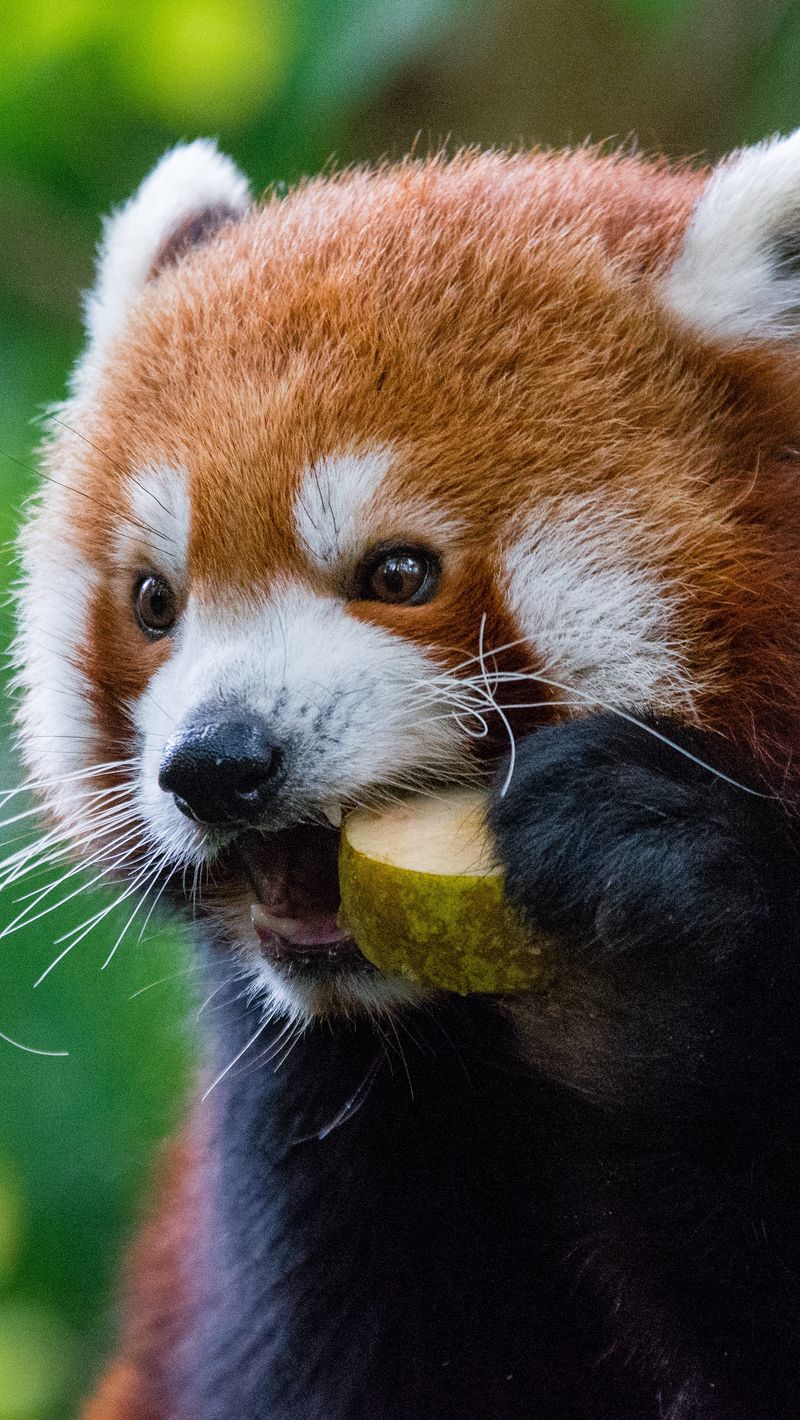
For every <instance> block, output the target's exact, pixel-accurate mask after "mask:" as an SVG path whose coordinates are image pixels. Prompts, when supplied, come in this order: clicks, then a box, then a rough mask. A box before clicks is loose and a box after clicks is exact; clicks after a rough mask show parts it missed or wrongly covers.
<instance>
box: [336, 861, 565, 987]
mask: <svg viewBox="0 0 800 1420" xmlns="http://www.w3.org/2000/svg"><path fill="white" fill-rule="evenodd" d="M339 884H340V890H341V895H342V911H341V914H340V920H341V921H342V922H343V923H344V924H345V925H346V926H347V930H348V931H350V932H351V933H352V935H353V937H354V939H355V941H356V943H357V944H358V946H359V947H360V949H361V951H362V952H363V953H364V956H365V957H367V959H368V960H369V961H371V962H372V963H373V965H374V966H377V967H379V968H380V970H381V971H385V972H387V973H390V974H392V975H394V976H403V977H406V978H407V979H409V980H411V981H415V982H418V983H419V984H420V985H422V986H428V987H434V988H435V989H437V990H441V991H452V992H455V993H457V994H458V995H461V996H466V995H469V994H471V993H472V992H486V993H490V994H501V993H502V994H504V993H506V992H513V991H527V990H529V989H530V988H531V987H532V986H538V985H541V984H542V983H543V981H544V979H545V976H546V974H547V966H546V953H545V954H543V950H542V946H541V945H540V944H538V943H537V942H535V941H532V940H531V936H530V933H529V932H528V931H527V930H526V928H525V926H524V925H523V923H522V921H521V920H520V918H519V917H518V916H517V914H516V913H515V912H514V910H513V909H512V908H511V907H510V906H509V905H508V903H507V902H506V901H505V898H504V895H503V879H502V877H501V875H500V874H499V873H492V874H486V875H482V876H473V875H471V874H464V875H458V874H456V875H447V876H444V875H442V874H439V873H425V872H417V871H412V870H409V869H407V868H398V867H395V866H394V865H392V864H389V863H385V862H381V861H379V860H377V859H375V858H370V857H367V856H366V855H365V854H363V853H360V852H358V851H356V850H355V849H354V848H353V847H352V845H351V844H350V843H349V842H348V841H347V837H346V835H345V834H342V846H341V852H340V859H339Z"/></svg>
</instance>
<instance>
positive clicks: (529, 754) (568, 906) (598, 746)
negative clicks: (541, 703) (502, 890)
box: [491, 713, 796, 962]
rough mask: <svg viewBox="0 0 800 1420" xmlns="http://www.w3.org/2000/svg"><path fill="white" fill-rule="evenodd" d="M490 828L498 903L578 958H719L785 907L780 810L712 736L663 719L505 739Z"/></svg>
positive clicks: (786, 868)
mask: <svg viewBox="0 0 800 1420" xmlns="http://www.w3.org/2000/svg"><path fill="white" fill-rule="evenodd" d="M698 760H700V761H702V763H698V762H697V761H698ZM704 765H709V766H712V767H713V768H719V769H720V770H721V771H722V773H723V774H725V775H727V776H728V777H727V778H723V777H721V776H720V775H719V774H715V773H714V772H713V769H712V768H706V767H704ZM731 780H736V781H737V783H738V784H741V785H743V786H744V787H737V784H734V783H732V782H730V781H731ZM499 782H502V781H499ZM748 790H755V792H748ZM491 821H492V826H493V828H494V832H495V834H496V838H497V844H498V849H499V855H500V859H501V862H502V864H503V867H504V869H505V872H506V877H507V884H508V892H509V896H510V898H511V900H512V901H513V902H515V903H516V904H517V906H519V907H520V908H521V909H522V911H523V912H524V913H525V915H526V916H527V917H528V919H529V920H530V921H531V922H532V923H533V924H534V925H535V926H536V927H537V928H539V929H542V930H544V931H545V932H548V933H555V934H557V935H559V936H560V937H562V938H563V939H564V940H565V941H567V942H569V943H570V944H571V945H572V946H574V947H576V948H580V949H582V950H585V951H588V952H597V953H608V952H614V953H618V952H622V951H631V950H637V951H644V952H654V951H658V952H663V951H665V950H668V951H669V952H670V953H673V954H674V953H675V952H682V951H686V950H687V949H694V948H695V946H696V945H697V944H702V950H703V952H704V954H705V956H706V959H708V960H711V961H716V962H721V961H724V960H725V959H726V957H727V956H728V954H729V953H730V952H731V951H733V950H738V951H741V950H743V949H744V950H746V949H747V948H748V947H753V946H755V945H756V943H757V941H758V940H760V939H762V938H763V937H764V934H765V932H767V931H768V930H769V928H770V925H771V924H772V923H773V922H774V920H775V918H776V915H777V916H779V917H780V918H781V919H783V917H784V916H785V913H786V910H787V906H788V904H789V901H790V899H791V900H792V901H793V899H794V895H795V894H794V887H793V880H794V878H795V876H796V868H795V859H794V853H793V849H792V846H791V844H790V838H791V834H790V826H789V819H788V816H787V813H786V811H785V809H784V807H783V806H782V805H781V804H780V803H779V802H778V800H777V799H776V798H775V796H774V795H772V794H771V793H770V792H769V790H767V789H766V787H765V786H764V785H763V784H761V785H759V783H758V779H757V777H756V775H755V773H754V770H753V769H752V768H750V767H748V768H747V769H743V768H742V766H741V765H740V764H736V763H735V762H733V760H732V759H731V758H730V756H726V754H725V746H724V742H723V741H721V740H720V739H719V737H718V736H711V735H704V734H700V733H698V732H695V731H688V730H686V729H685V728H682V727H679V726H677V725H675V724H673V723H672V722H669V721H665V720H659V719H655V718H651V719H648V720H644V721H642V722H640V723H633V722H632V721H631V720H629V719H627V718H624V717H622V716H618V715H614V714H612V713H608V714H602V715H595V716H587V717H585V718H582V719H578V720H574V721H571V722H569V723H567V724H561V725H553V726H547V727H545V728H543V729H542V730H540V731H538V732H537V733H536V734H533V735H531V736H529V737H528V738H527V739H526V740H524V741H522V742H521V743H520V744H519V746H518V750H517V762H516V767H515V770H514V774H513V777H512V780H511V783H510V786H509V788H508V791H507V793H506V794H505V796H504V797H500V792H499V789H497V790H496V792H495V797H494V801H493V806H492V811H491Z"/></svg>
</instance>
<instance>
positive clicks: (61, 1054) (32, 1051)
mask: <svg viewBox="0 0 800 1420" xmlns="http://www.w3.org/2000/svg"><path fill="white" fill-rule="evenodd" d="M0 1040H2V1041H3V1042H4V1043H5V1044H6V1045H13V1047H14V1049H15V1050H21V1051H22V1052H23V1053H24V1054H25V1055H43V1056H45V1057H46V1058H47V1059H50V1060H57V1059H62V1060H64V1059H66V1058H67V1056H68V1055H69V1051H68V1050H40V1049H38V1048H37V1047H36V1046H34V1045H23V1044H22V1042H21V1041H19V1040H14V1039H13V1038H12V1037H11V1036H10V1035H6V1034H5V1032H4V1031H1V1030H0Z"/></svg>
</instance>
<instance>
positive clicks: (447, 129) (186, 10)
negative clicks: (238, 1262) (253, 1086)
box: [0, 0, 800, 1420]
mask: <svg viewBox="0 0 800 1420" xmlns="http://www.w3.org/2000/svg"><path fill="white" fill-rule="evenodd" d="M799 70H800V3H797V0H792V3H782V2H781V0H757V3H754V0H140V3H138V4H127V5H122V4H116V3H114V0H3V5H2V11H1V12H0V451H2V454H0V476H1V477H2V480H3V483H2V489H3V493H2V497H1V498H0V541H2V543H3V544H4V545H5V547H6V552H5V556H4V561H3V572H2V576H3V579H4V582H5V584H6V585H8V584H9V583H10V582H11V580H12V579H13V576H14V569H13V556H12V551H11V548H10V547H9V546H8V544H9V542H10V540H11V539H12V538H13V535H14V529H15V527H16V526H17V524H18V521H19V517H20V508H21V505H22V502H23V500H24V497H25V495H26V494H27V492H28V491H29V490H30V488H31V487H32V485H33V468H32V460H33V454H32V449H33V446H34V444H35V439H36V430H35V426H34V425H33V424H32V420H33V418H34V417H35V415H36V413H37V411H40V410H41V408H42V407H43V405H45V404H46V403H48V402H49V401H52V400H54V399H57V398H59V397H60V395H61V394H62V393H63V390H64V381H65V376H66V372H67V370H68V368H69V366H70V364H71V362H72V361H73V359H74V358H75V355H76V353H77V351H78V349H79V346H80V330H79V319H78V318H79V293H80V291H81V290H82V289H83V288H84V287H85V286H86V285H87V284H88V282H89V280H90V276H91V263H92V252H93V247H94V244H95V242H96V240H97V236H98V230H99V225H98V215H99V214H100V213H102V212H106V211H108V210H109V209H110V208H111V207H112V206H113V205H114V204H115V203H118V202H119V201H121V200H122V199H123V198H125V197H126V196H127V194H128V193H129V192H130V191H131V190H132V188H133V187H134V186H135V185H136V184H137V183H138V181H139V180H140V178H141V177H142V176H143V175H144V174H145V173H146V171H147V170H148V168H149V167H150V166H151V165H152V163H153V162H154V161H155V160H156V158H157V157H158V156H159V154H160V153H161V152H163V150H164V149H165V148H167V147H168V146H170V145H171V144H173V143H174V142H176V141H177V140H178V139H181V138H189V137H193V136H196V135H198V134H213V135H216V136H217V137H218V138H219V139H220V141H221V143H222V145H223V147H225V148H227V149H228V150H229V151H230V152H231V153H232V154H233V155H234V156H235V158H236V159H237V160H238V162H239V163H240V164H241V165H242V166H243V167H244V168H245V169H246V170H247V171H248V173H249V174H250V176H251V177H252V179H253V183H254V186H255V188H256V189H258V188H260V187H264V186H266V185H267V184H268V183H271V182H274V181H279V180H280V181H287V182H291V181H293V180H295V179H296V178H297V177H298V176H300V175H301V174H303V173H308V172H312V171H314V170H316V169H318V168H320V167H321V166H323V165H324V164H326V163H329V162H335V163H347V162H352V161H354V160H359V159H370V158H372V159H374V158H378V157H380V156H383V155H390V156H392V155H395V156H396V155H399V154H401V153H402V152H404V151H405V150H406V149H407V148H408V147H409V146H410V145H412V144H416V146H417V149H418V150H422V151H424V150H426V149H427V148H428V147H429V146H431V145H432V144H438V143H439V142H440V141H441V140H446V141H447V142H448V143H449V144H451V145H456V144H458V143H482V144H486V143H494V144H512V145H519V144H529V143H540V142H541V143H555V144H563V143H569V142H575V141H579V140H582V139H583V138H585V137H587V136H590V137H592V138H593V139H605V138H616V139H618V140H621V141H627V140H629V139H630V138H631V136H632V135H633V134H636V135H637V136H638V140H639V142H640V145H641V146H642V147H643V148H645V149H656V148H658V149H663V150H665V151H667V152H669V153H673V154H700V153H705V154H709V155H711V156H715V155H717V154H718V153H721V152H723V151H724V150H726V149H727V148H729V147H732V146H735V145H736V144H738V143H741V142H745V141H750V140H753V139H756V138H758V137H760V136H762V135H764V134H766V133H770V132H772V131H774V130H777V129H783V130H786V129H789V128H791V127H793V126H794V125H795V124H797V123H800V83H799V82H798V79H799V78H800V73H799V72H798V71H799ZM3 615H4V617H5V621H4V624H3V634H4V636H5V637H6V638H7V636H8V634H9V628H10V612H8V610H6V611H5V612H4V613H3ZM5 718H6V719H7V718H8V716H7V715H6V717H5ZM0 757H2V760H3V763H2V772H1V773H0V782H2V783H3V784H6V785H11V784H13V783H14V782H15V775H16V770H15V768H14V765H13V761H12V751H11V749H10V747H9V744H8V735H7V734H5V737H4V738H2V737H0ZM16 803H17V801H16V800H15V801H13V804H16ZM8 811H9V812H10V811H11V806H9V810H8ZM20 827H24V824H23V825H21V826H20V825H15V826H10V827H9V828H8V829H7V830H6V833H7V836H8V837H14V836H15V835H16V834H17V832H18V831H19V829H20ZM38 881H39V880H37V882H38ZM26 886H27V885H26V884H21V885H20V886H19V888H18V889H17V891H24V889H25V887H26ZM14 896H15V892H14V890H11V891H9V892H7V893H6V899H7V900H5V899H0V927H2V926H3V925H4V924H8V923H10V922H11V920H12V918H13V915H14V912H15V911H17V910H18V908H15V906H14V903H13V901H12V899H13V898H14ZM43 905H44V904H43ZM96 905H97V904H96V903H94V906H96ZM92 910H93V903H92V902H89V903H88V904H87V902H86V900H85V899H81V900H75V901H73V902H71V903H69V904H67V906H65V907H64V908H63V909H62V910H60V911H58V912H54V913H53V914H52V915H50V916H47V917H44V918H42V919H41V920H40V921H38V922H37V923H36V924H35V925H34V926H32V927H31V928H29V929H27V930H26V931H24V932H20V933H17V934H13V935H10V936H8V937H7V938H6V939H5V940H2V941H1V942H0V953H1V954H2V955H1V956H0V961H2V968H1V969H0V979H1V980H2V993H0V1032H5V1033H6V1034H7V1035H9V1036H11V1037H12V1038H13V1039H14V1040H16V1041H19V1042H21V1043H23V1044H26V1045H29V1046H38V1047H41V1048H45V1049H49V1050H67V1051H69V1058H55V1059H50V1058H42V1057H38V1056H34V1055H31V1054H26V1053H23V1052H22V1051H21V1050H19V1049H17V1048H15V1047H14V1046H13V1045H11V1044H9V1043H5V1042H3V1041H2V1040H0V1420H57V1417H58V1420H60V1417H66V1416H68V1415H70V1414H71V1413H73V1410H74V1407H75V1405H76V1403H77V1398H78V1396H80V1395H81V1394H83V1393H85V1391H86V1389H87V1387H88V1386H89V1384H90V1382H91V1379H92V1377H93V1375H94V1374H95V1372H96V1370H97V1368H98V1366H99V1365H100V1364H101V1362H102V1356H103V1353H104V1350H105V1347H106V1345H107V1343H108V1338H109V1334H110V1327H111V1324H112V1323H111V1311H110V1308H109V1304H108V1298H109V1288H110V1284H111V1277H112V1274H113V1271H114V1269H115V1266H116V1263H117V1259H118V1256H119V1252H120V1249H121V1247H122V1246H123V1241H124V1239H125V1237H126V1236H127V1234H128V1232H129V1230H130V1227H131V1223H132V1219H133V1218H134V1216H135V1211H136V1203H137V1198H138V1197H139V1196H140V1195H141V1189H142V1186H143V1181H144V1179H145V1177H146V1171H147V1168H148V1163H149V1161H150V1159H151V1158H152V1155H153V1150H154V1146H155V1143H156V1141H157V1140H158V1139H160V1138H162V1137H164V1135H165V1134H166V1133H168V1131H169V1129H170V1127H171V1125H172V1122H173V1121H174V1119H175V1118H176V1116H177V1114H178V1113H179V1111H180V1106H181V1100H182V1097H183V1095H184V1092H185V1089H186V1082H187V1075H188V1071H189V1068H190V1061H191V1056H192V1051H193V1027H194V1015H195V1011H196V1008H195V1006H194V1005H193V1003H192V989H191V968H190V965H189V956H188V953H187V951H186V947H185V944H184V943H183V942H182V941H181V939H180V936H179V934H178V933H177V932H176V931H174V930H170V929H169V928H164V927H162V928H161V929H160V930H154V929H153V928H152V925H151V927H150V928H148V931H147V932H146V933H145V936H144V938H143V940H141V941H139V942H137V941H136V935H137V934H136V932H133V933H132V934H131V935H130V938H129V939H128V940H127V941H126V942H125V944H124V946H123V948H122V949H121V950H120V951H119V952H118V953H117V954H116V955H115V957H114V959H113V961H112V962H111V964H110V965H109V967H108V969H107V970H105V971H101V970H100V967H101V965H102V963H103V961H104V960H105V958H106V955H107V953H108V951H109V948H110V945H111V944H112V943H113V942H114V940H115V937H116V934H117V932H118V931H119V928H120V925H121V923H120V922H119V921H118V922H116V923H115V922H114V920H113V917H112V918H110V919H108V920H107V921H106V922H104V923H103V924H102V925H101V926H99V927H98V929H97V931H96V932H95V933H93V934H91V935H90V936H88V937H87V938H86V939H85V940H84V941H83V942H81V943H80V944H79V946H78V947H77V949H76V950H75V951H74V952H73V953H71V954H70V955H69V956H68V957H67V958H66V959H65V960H64V961H63V962H62V963H61V964H60V965H59V967H58V968H57V970H55V971H54V972H53V973H52V975H51V976H48V977H47V979H46V980H45V981H44V982H43V983H42V985H41V986H40V987H39V988H38V990H36V991H34V990H33V989H32V986H33V982H34V981H35V980H36V978H37V976H38V975H39V973H40V972H41V971H42V970H43V969H44V967H45V966H46V965H47V964H48V962H49V961H50V960H51V959H52V957H53V956H54V955H55V952H56V950H57V948H54V946H53V943H54V941H55V940H56V938H58V937H59V936H60V934H61V933H62V932H64V931H65V930H67V929H68V928H69V927H72V926H74V925H76V924H77V923H78V922H80V921H81V920H82V919H83V917H88V915H89V914H90V912H91V911H92ZM143 988H147V989H143Z"/></svg>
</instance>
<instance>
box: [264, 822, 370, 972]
mask: <svg viewBox="0 0 800 1420" xmlns="http://www.w3.org/2000/svg"><path fill="white" fill-rule="evenodd" d="M339 837H340V835H339V832H338V830H337V829H334V828H324V827H321V826H318V825H316V824H295V825H294V826H293V827H292V828H287V829H282V830H279V831H277V832H273V833H258V832H255V831H249V832H247V833H243V834H242V835H241V837H240V838H238V839H237V841H236V851H237V853H238V856H239V858H240V860H241V863H242V865H243V867H244V870H245V873H246V875H247V878H248V879H249V882H250V885H251V887H252V889H253V892H254V894H255V901H254V902H253V903H252V904H251V908H250V916H251V921H252V923H253V929H254V931H255V935H256V937H257V938H258V942H259V947H260V950H261V954H262V956H264V957H265V958H266V959H267V960H268V961H271V962H289V963H291V964H293V965H300V964H301V963H303V962H305V963H307V964H308V965H314V966H319V965H321V964H323V963H334V962H336V963H338V962H339V961H341V960H342V959H343V958H348V957H349V958H358V959H362V958H361V953H360V952H359V950H358V948H357V946H356V944H355V942H354V941H353V939H352V937H349V936H348V935H347V933H346V932H345V931H343V929H342V928H341V927H340V926H339V922H338V919H337V914H338V911H339Z"/></svg>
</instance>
